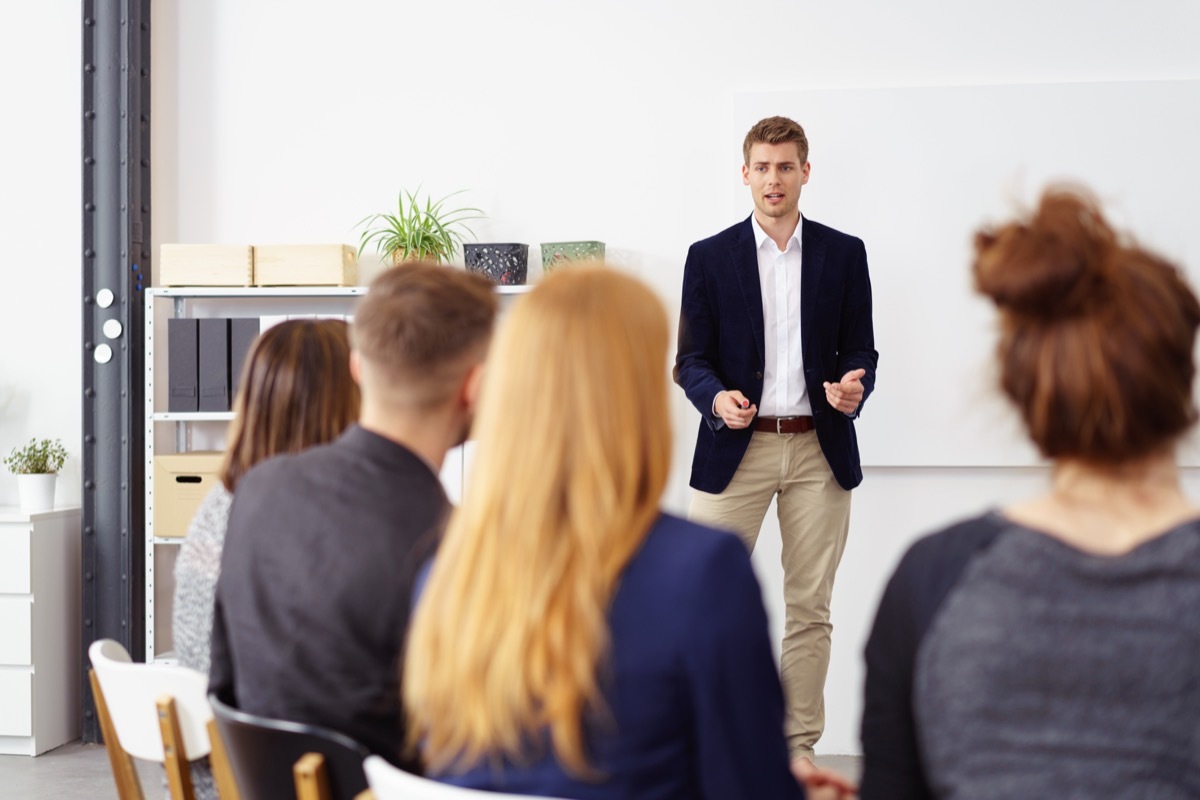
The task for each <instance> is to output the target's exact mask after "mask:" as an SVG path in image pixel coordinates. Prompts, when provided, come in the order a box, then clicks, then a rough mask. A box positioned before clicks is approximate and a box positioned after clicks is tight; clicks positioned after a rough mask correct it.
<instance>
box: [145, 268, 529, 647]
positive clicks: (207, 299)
mask: <svg viewBox="0 0 1200 800" xmlns="http://www.w3.org/2000/svg"><path fill="white" fill-rule="evenodd" d="M532 288H533V287H532V286H528V285H526V286H497V287H496V292H497V294H499V295H501V300H502V303H503V302H507V301H508V300H511V299H512V296H514V295H520V294H524V293H526V292H528V291H530V290H531V289H532ZM366 293H367V287H365V286H349V287H341V288H339V287H324V286H277V287H276V286H272V287H207V286H205V287H187V288H153V289H148V290H147V291H146V292H145V295H146V319H145V328H146V343H145V364H146V409H145V425H146V429H145V433H146V453H145V464H144V467H145V474H146V479H145V486H146V509H145V513H146V530H145V547H146V559H145V560H146V568H145V577H144V580H145V596H146V617H145V626H146V652H145V658H146V661H147V663H149V662H154V661H158V662H168V663H169V662H171V661H173V654H172V653H171V652H170V649H169V648H170V640H171V634H170V625H169V617H170V608H171V605H170V603H171V599H170V598H171V597H172V596H173V594H174V583H175V581H174V563H175V554H176V553H177V552H178V549H177V548H178V546H179V545H180V544H181V543H182V542H183V536H182V534H183V533H184V531H174V532H173V533H174V534H176V535H173V536H162V535H160V534H161V533H162V532H161V531H159V532H156V531H155V530H154V454H155V452H156V449H157V448H158V447H164V448H165V447H167V446H169V445H170V444H171V439H170V438H168V437H167V436H165V435H163V434H164V429H166V430H167V431H169V430H170V429H171V427H172V426H173V427H174V437H173V448H174V449H173V450H166V449H164V451H163V452H175V453H184V452H188V451H190V450H192V449H194V448H193V447H192V444H193V434H194V432H195V431H196V429H198V428H204V427H207V428H208V429H209V431H208V432H209V433H210V434H211V433H213V432H214V431H215V432H216V434H217V436H218V437H219V438H221V439H222V440H223V433H224V426H225V423H228V422H229V421H230V420H232V419H233V412H232V411H225V412H193V413H172V412H168V411H163V410H162V409H163V408H165V407H166V404H167V395H166V392H165V390H164V391H160V389H161V388H162V387H160V386H159V383H160V382H159V381H156V379H155V376H156V374H163V375H165V374H166V369H167V361H166V357H165V356H166V350H165V348H164V349H163V351H162V353H161V354H159V353H158V347H157V343H158V340H159V339H162V340H164V341H165V339H166V329H165V327H164V328H163V331H162V335H161V336H159V335H158V333H157V329H158V326H159V325H160V323H162V324H165V322H164V321H165V320H166V319H170V318H181V317H191V316H196V317H235V316H258V315H262V314H267V315H271V314H276V315H277V314H294V315H297V316H299V315H304V314H313V313H317V314H320V313H331V314H332V313H336V314H347V315H349V314H350V313H351V312H352V310H353V306H354V302H355V300H357V299H358V298H359V297H362V296H363V295H365V294H366ZM163 386H165V383H164V384H163ZM156 439H157V440H158V441H156ZM463 464H464V455H463V452H462V450H461V448H460V449H459V450H456V451H452V453H451V454H449V455H448V456H447V459H446V464H445V466H444V467H443V470H442V477H443V483H444V484H446V489H447V493H448V494H449V496H450V499H451V501H452V502H457V501H458V499H459V497H460V495H461V483H462V473H463ZM448 476H453V477H454V478H456V479H457V485H456V484H455V482H454V481H450V480H447V477H448ZM156 576H157V577H156ZM158 616H163V617H165V618H166V619H167V623H168V624H165V625H162V626H158V625H156V624H155V623H156V619H157V617H158Z"/></svg>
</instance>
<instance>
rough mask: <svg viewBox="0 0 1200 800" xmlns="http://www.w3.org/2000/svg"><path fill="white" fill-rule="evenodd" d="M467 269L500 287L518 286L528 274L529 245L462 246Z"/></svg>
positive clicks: (489, 244) (480, 244)
mask: <svg viewBox="0 0 1200 800" xmlns="http://www.w3.org/2000/svg"><path fill="white" fill-rule="evenodd" d="M463 258H464V260H465V261H466V262H467V269H468V270H469V271H471V272H478V273H479V274H480V275H483V276H484V277H486V278H487V279H488V280H490V281H491V282H492V283H496V284H499V285H501V286H520V285H521V284H523V283H525V277H526V276H527V275H528V274H529V245H527V244H516V243H513V242H471V243H470V244H464V245H463Z"/></svg>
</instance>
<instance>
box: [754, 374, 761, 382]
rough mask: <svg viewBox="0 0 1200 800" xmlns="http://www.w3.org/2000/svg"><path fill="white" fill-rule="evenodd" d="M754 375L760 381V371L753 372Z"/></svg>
mask: <svg viewBox="0 0 1200 800" xmlns="http://www.w3.org/2000/svg"><path fill="white" fill-rule="evenodd" d="M754 377H755V378H757V379H758V380H760V381H761V380H762V373H761V372H756V373H754Z"/></svg>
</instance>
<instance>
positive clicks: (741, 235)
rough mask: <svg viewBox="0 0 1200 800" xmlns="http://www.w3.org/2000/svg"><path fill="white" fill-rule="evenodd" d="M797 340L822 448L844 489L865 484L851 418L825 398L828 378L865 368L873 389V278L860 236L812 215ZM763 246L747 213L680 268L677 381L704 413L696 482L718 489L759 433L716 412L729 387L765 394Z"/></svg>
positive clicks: (867, 385) (803, 238) (699, 246)
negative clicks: (724, 419)
mask: <svg viewBox="0 0 1200 800" xmlns="http://www.w3.org/2000/svg"><path fill="white" fill-rule="evenodd" d="M800 246H801V275H800V337H801V342H802V346H803V350H804V354H803V356H804V381H805V384H806V386H807V387H808V396H809V400H810V401H811V402H812V409H813V421H814V423H815V425H816V433H817V439H818V440H819V441H820V443H821V451H822V452H823V453H824V454H825V459H826V461H828V462H829V467H830V469H831V470H832V471H833V475H834V477H835V478H836V479H837V482H838V483H839V484H840V485H841V486H842V488H844V489H847V490H849V489H853V488H854V487H855V486H857V485H858V484H859V483H861V482H862V468H861V466H860V465H859V457H858V439H857V438H856V437H855V435H854V419H853V417H857V416H858V413H859V412H860V411H861V410H862V405H861V404H860V405H859V408H858V410H857V411H856V412H855V413H854V415H853V417H852V416H847V415H845V414H842V413H841V412H839V411H838V410H837V409H835V408H833V407H832V406H830V405H829V403H828V402H827V401H826V400H825V389H824V386H823V383H824V382H825V381H839V380H841V378H842V376H843V375H845V374H846V373H847V372H849V371H850V370H853V369H860V368H861V369H864V370H866V375H864V376H863V378H862V384H863V388H864V390H865V391H864V394H863V402H864V403H865V402H866V399H867V398H868V397H870V395H871V392H872V391H873V390H874V388H875V366H876V364H877V363H878V361H879V354H878V353H877V352H876V351H875V333H874V328H873V326H872V324H871V280H870V277H869V275H868V274H867V251H866V248H865V247H864V246H863V243H862V240H861V239H858V238H855V237H853V236H848V235H847V234H844V233H841V232H839V231H836V230H834V229H833V228H830V227H827V226H825V225H822V224H820V223H819V222H813V221H812V220H810V219H805V220H804V223H803V226H802V228H801V234H800ZM756 247H757V243H756V242H755V237H754V226H753V225H752V224H751V222H750V218H749V217H748V218H746V220H744V221H743V222H739V223H738V224H737V225H734V226H733V227H731V228H727V229H726V230H723V231H721V232H720V233H718V234H717V235H716V236H712V237H709V238H708V239H704V240H702V241H699V242H696V243H695V244H694V245H692V247H691V249H690V250H689V251H688V257H687V263H686V264H685V265H684V268H683V302H682V306H681V309H680V316H679V350H678V353H677V355H676V357H675V370H674V377H675V382H676V383H678V384H679V385H680V386H682V387H683V390H684V392H685V393H686V394H687V397H688V400H690V401H691V402H692V405H694V406H695V407H696V409H697V410H698V411H699V412H700V416H701V422H700V431H699V433H698V434H697V436H696V452H695V456H694V457H693V459H692V476H691V485H692V488H695V489H699V490H700V491H703V492H710V493H713V494H718V493H720V492H722V491H724V490H725V487H726V486H728V485H729V481H730V479H732V478H733V473H734V472H736V471H737V468H738V464H740V463H741V461H742V456H743V455H744V454H745V452H746V447H747V446H748V445H749V444H750V436H751V434H752V430H751V429H750V428H745V429H742V430H730V429H729V428H728V427H726V426H724V425H718V423H719V422H720V418H719V417H715V416H713V413H712V405H713V399H714V398H715V397H716V396H717V393H718V392H720V391H722V390H726V389H729V390H732V389H737V390H740V391H741V392H742V393H743V394H744V395H746V397H747V398H749V400H750V402H752V403H754V404H755V405H758V404H759V402H761V400H762V390H763V368H764V364H765V360H764V355H763V308H762V290H761V289H760V284H759V279H758V255H757V251H756Z"/></svg>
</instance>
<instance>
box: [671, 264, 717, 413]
mask: <svg viewBox="0 0 1200 800" xmlns="http://www.w3.org/2000/svg"><path fill="white" fill-rule="evenodd" d="M719 334H720V329H719V323H718V321H717V314H716V310H715V309H714V308H713V307H712V304H711V303H710V302H709V295H708V287H707V285H706V281H705V276H704V257H703V254H702V253H701V248H699V247H698V246H697V245H692V246H691V248H690V249H689V250H688V256H687V262H686V263H685V264H684V266H683V299H682V302H681V303H680V308H679V347H678V350H677V352H676V355H675V368H674V370H673V371H672V376H673V377H674V379H675V382H676V383H677V384H679V385H680V386H681V387H683V391H684V394H686V395H687V398H688V400H689V401H691V404H692V405H693V406H695V407H696V410H697V411H699V412H700V416H701V418H702V419H703V420H704V421H705V422H707V423H708V425H709V427H710V428H713V429H714V430H715V429H717V428H719V427H721V426H722V425H723V424H724V421H723V420H722V419H721V418H720V417H718V416H715V415H714V414H713V413H712V410H713V399H714V398H716V396H717V394H718V393H719V392H722V391H724V390H725V384H724V382H723V381H722V380H721V377H720V375H718V373H717V368H716V364H717V343H718V337H719Z"/></svg>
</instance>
